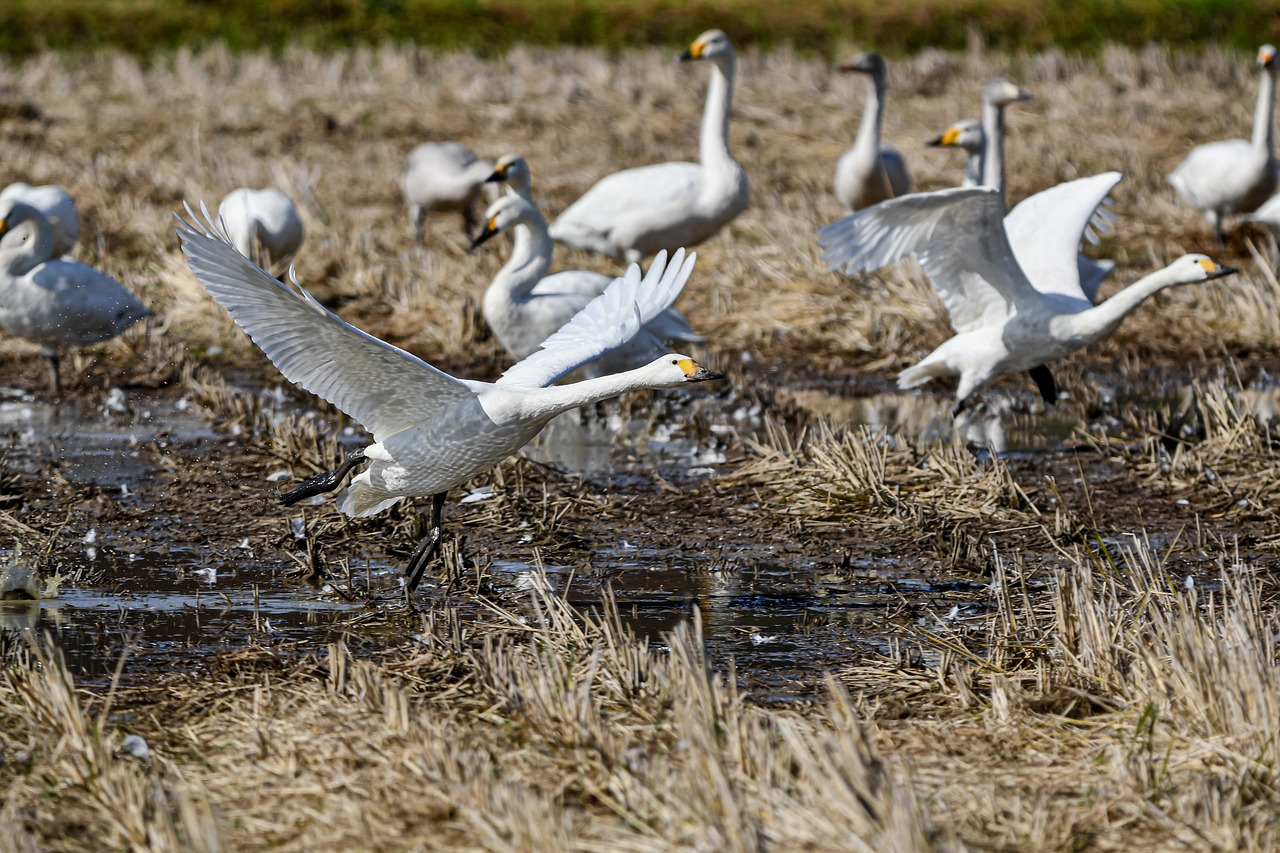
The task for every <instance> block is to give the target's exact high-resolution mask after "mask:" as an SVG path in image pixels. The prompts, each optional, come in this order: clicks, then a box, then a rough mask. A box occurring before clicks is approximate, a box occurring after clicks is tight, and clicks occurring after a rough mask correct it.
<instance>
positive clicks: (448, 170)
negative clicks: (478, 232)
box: [400, 142, 493, 242]
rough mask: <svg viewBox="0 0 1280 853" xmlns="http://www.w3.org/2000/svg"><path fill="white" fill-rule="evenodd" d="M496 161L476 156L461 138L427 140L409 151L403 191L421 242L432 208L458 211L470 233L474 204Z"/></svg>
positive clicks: (416, 234) (402, 184) (402, 177)
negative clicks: (454, 139)
mask: <svg viewBox="0 0 1280 853" xmlns="http://www.w3.org/2000/svg"><path fill="white" fill-rule="evenodd" d="M492 174H493V164H492V163H490V162H489V161H488V160H477V159H476V155H475V154H473V153H472V152H471V149H470V148H468V147H466V146H465V145H463V144H461V143H459V142H424V143H422V144H421V145H419V146H417V147H416V148H414V149H413V150H412V151H410V152H409V160H408V165H407V167H406V168H405V171H404V175H402V176H401V178H400V192H401V194H402V195H403V196H404V203H405V205H406V206H407V207H408V208H409V224H410V225H412V226H413V233H414V236H415V238H416V239H417V240H418V242H422V236H423V227H424V220H425V219H426V216H427V214H428V213H429V212H431V211H451V210H452V211H458V212H459V213H461V214H462V220H463V227H464V228H465V229H466V232H467V235H468V236H470V234H471V232H472V231H474V230H475V226H476V221H475V205H476V202H477V201H479V200H480V192H481V190H482V188H483V187H484V184H485V180H486V179H487V178H488V177H489V176H490V175H492Z"/></svg>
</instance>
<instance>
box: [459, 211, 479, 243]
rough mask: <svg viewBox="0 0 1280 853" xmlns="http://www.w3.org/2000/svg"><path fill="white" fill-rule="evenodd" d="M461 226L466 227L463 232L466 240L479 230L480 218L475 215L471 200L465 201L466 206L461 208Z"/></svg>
mask: <svg viewBox="0 0 1280 853" xmlns="http://www.w3.org/2000/svg"><path fill="white" fill-rule="evenodd" d="M462 227H463V228H464V229H466V230H465V231H464V232H463V234H464V235H465V236H466V238H467V239H468V240H470V239H471V235H472V234H475V233H476V232H477V231H479V230H480V219H479V217H477V216H476V206H475V204H474V203H472V202H467V204H466V207H464V208H462Z"/></svg>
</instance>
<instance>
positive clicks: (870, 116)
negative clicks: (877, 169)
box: [853, 74, 884, 159]
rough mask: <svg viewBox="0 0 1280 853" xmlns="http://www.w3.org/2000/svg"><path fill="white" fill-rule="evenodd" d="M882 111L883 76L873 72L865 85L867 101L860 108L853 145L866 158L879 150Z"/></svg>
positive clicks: (872, 156) (871, 157)
mask: <svg viewBox="0 0 1280 853" xmlns="http://www.w3.org/2000/svg"><path fill="white" fill-rule="evenodd" d="M883 113H884V78H883V77H881V76H880V75H878V74H874V75H872V77H871V80H870V81H869V82H868V85H867V102H866V104H865V105H864V106H863V108H862V122H861V124H859V125H858V135H857V136H856V137H855V138H854V140H853V147H854V149H856V150H857V152H858V153H859V154H860V155H862V156H863V157H865V158H867V159H873V158H874V157H875V156H876V153H877V152H878V151H879V150H880V121H881V117H882V115H883Z"/></svg>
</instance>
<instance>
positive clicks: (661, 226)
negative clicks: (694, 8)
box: [551, 30, 750, 263]
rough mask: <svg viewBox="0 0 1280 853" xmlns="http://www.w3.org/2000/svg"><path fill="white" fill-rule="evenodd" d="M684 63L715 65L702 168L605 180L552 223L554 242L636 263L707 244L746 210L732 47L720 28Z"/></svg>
mask: <svg viewBox="0 0 1280 853" xmlns="http://www.w3.org/2000/svg"><path fill="white" fill-rule="evenodd" d="M678 58H679V59H680V60H681V61H682V62H687V61H695V60H696V61H702V60H706V61H709V62H710V63H711V85H710V88H708V90H707V105H706V110H705V112H703V114H702V131H701V133H700V135H699V138H698V160H699V162H697V163H657V164H654V165H652V166H641V167H640V168H638V169H627V170H625V171H622V172H614V173H613V174H612V175H609V176H607V177H604V178H601V179H600V181H599V182H597V183H596V185H595V186H593V187H592V188H591V189H589V190H587V191H586V193H584V194H583V195H582V197H581V198H579V199H578V200H577V201H575V202H574V203H573V204H571V205H570V206H569V208H568V209H567V210H565V211H564V213H562V214H560V216H559V217H558V218H557V219H556V221H555V222H554V223H552V225H551V237H552V239H554V240H556V241H557V242H560V243H564V244H565V245H568V246H576V247H577V248H579V249H586V250H587V251H590V252H597V253H599V254H601V255H607V256H608V257H611V258H624V259H625V260H626V261H627V262H629V263H635V262H636V261H638V260H640V258H642V257H644V256H645V255H650V254H653V253H654V252H656V251H658V250H659V249H663V248H671V247H672V246H692V245H695V244H697V243H701V242H702V241H703V240H706V239H707V238H708V237H711V236H712V235H714V234H715V233H716V232H717V231H719V230H720V229H721V228H722V227H723V226H724V225H726V224H727V223H728V222H730V221H731V220H732V219H733V218H734V217H735V216H737V215H738V214H739V213H741V212H742V211H744V210H746V208H747V199H748V196H749V195H750V190H749V187H748V184H747V176H746V173H745V172H743V171H742V167H741V166H739V165H738V164H737V163H736V162H734V159H733V155H732V154H730V153H729V113H730V111H731V110H732V108H733V81H734V69H735V67H736V64H737V60H736V58H735V54H734V51H733V44H732V42H730V41H729V37H728V36H727V35H725V34H724V33H723V32H721V31H720V30H707V31H706V32H705V33H703V34H702V35H700V36H698V38H697V39H696V40H695V41H694V42H693V44H691V45H690V46H689V48H688V49H687V50H685V51H684V53H682V54H680V56H679V57H678Z"/></svg>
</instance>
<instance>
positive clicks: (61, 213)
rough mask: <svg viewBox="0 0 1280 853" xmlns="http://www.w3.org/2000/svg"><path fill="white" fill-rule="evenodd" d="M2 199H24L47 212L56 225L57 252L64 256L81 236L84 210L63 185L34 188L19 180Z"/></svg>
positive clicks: (51, 224) (0, 192) (8, 188)
mask: <svg viewBox="0 0 1280 853" xmlns="http://www.w3.org/2000/svg"><path fill="white" fill-rule="evenodd" d="M0 201H20V202H22V203H23V204H26V205H30V206H31V207H34V208H35V209H36V210H38V211H40V212H41V213H43V214H44V218H45V219H47V220H49V225H50V226H51V227H52V228H53V254H54V255H55V256H58V257H61V256H62V255H65V254H66V253H67V252H70V251H71V249H72V248H73V247H74V246H75V244H76V242H77V241H78V240H79V239H80V212H79V211H78V210H76V203H75V200H74V199H72V198H71V195H70V194H69V193H68V192H67V191H66V190H64V189H63V188H62V187H55V186H53V185H52V184H45V185H43V186H38V187H33V186H32V185H31V184H25V183H22V182H21V181H19V182H18V183H16V184H9V186H7V187H5V188H4V189H3V190H0Z"/></svg>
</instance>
